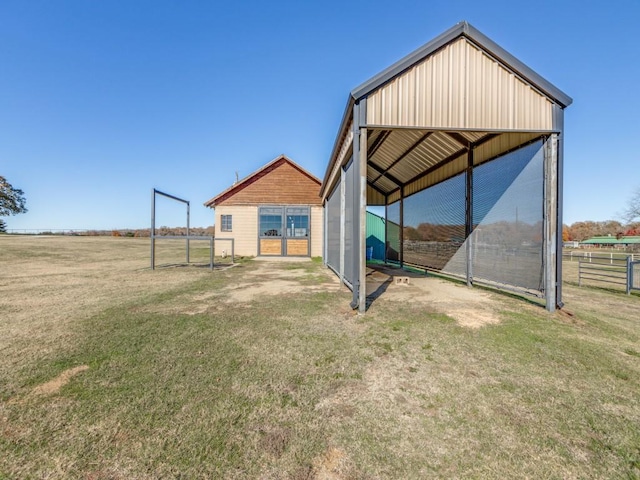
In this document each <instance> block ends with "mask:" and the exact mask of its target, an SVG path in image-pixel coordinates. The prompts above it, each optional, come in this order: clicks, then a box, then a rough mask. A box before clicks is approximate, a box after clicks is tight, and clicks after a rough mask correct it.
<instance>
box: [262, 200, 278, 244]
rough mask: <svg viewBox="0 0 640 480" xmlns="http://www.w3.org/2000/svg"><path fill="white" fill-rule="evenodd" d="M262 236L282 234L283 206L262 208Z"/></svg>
mask: <svg viewBox="0 0 640 480" xmlns="http://www.w3.org/2000/svg"><path fill="white" fill-rule="evenodd" d="M260 236H261V237H281V236H282V207H261V208H260Z"/></svg>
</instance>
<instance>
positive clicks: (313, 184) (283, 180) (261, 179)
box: [205, 156, 322, 208]
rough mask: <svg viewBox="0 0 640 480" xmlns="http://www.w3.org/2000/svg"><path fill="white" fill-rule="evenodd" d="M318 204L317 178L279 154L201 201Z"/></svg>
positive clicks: (211, 204) (319, 200)
mask: <svg viewBox="0 0 640 480" xmlns="http://www.w3.org/2000/svg"><path fill="white" fill-rule="evenodd" d="M264 204H277V205H321V204H322V200H321V199H320V180H319V179H317V178H316V177H314V176H313V175H311V174H310V173H308V172H306V171H304V170H303V169H302V168H301V167H299V166H298V165H296V164H295V163H294V162H292V161H291V160H289V159H288V158H286V157H284V156H282V157H279V158H277V159H276V160H274V161H273V162H271V163H269V164H267V165H266V166H265V167H263V168H262V169H260V170H258V171H257V172H255V173H254V174H252V175H250V176H249V177H247V178H245V179H244V180H242V181H241V182H239V183H238V184H236V185H234V186H233V187H231V188H229V189H228V190H226V191H224V192H222V193H221V194H219V195H218V196H217V197H214V198H212V199H211V200H209V201H208V202H206V203H205V205H206V206H208V207H213V208H215V207H217V206H221V205H224V206H231V205H264Z"/></svg>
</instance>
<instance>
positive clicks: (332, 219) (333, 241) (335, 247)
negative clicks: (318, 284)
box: [326, 183, 340, 272]
mask: <svg viewBox="0 0 640 480" xmlns="http://www.w3.org/2000/svg"><path fill="white" fill-rule="evenodd" d="M326 215H327V229H328V230H327V264H328V265H329V266H330V267H331V268H333V269H334V270H335V271H336V272H339V271H340V183H338V184H337V185H336V187H335V188H334V189H333V192H332V193H331V196H329V198H328V200H327V206H326Z"/></svg>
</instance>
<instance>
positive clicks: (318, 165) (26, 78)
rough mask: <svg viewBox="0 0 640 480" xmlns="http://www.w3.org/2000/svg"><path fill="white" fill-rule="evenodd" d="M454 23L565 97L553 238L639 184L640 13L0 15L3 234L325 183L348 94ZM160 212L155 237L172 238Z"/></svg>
mask: <svg viewBox="0 0 640 480" xmlns="http://www.w3.org/2000/svg"><path fill="white" fill-rule="evenodd" d="M461 20H467V21H468V22H469V23H471V24H472V25H473V26H474V27H476V28H477V29H479V30H480V31H481V32H482V33H484V34H485V35H487V36H488V37H489V38H491V39H492V40H494V41H495V42H497V43H498V44H499V45H500V46H502V47H503V48H505V49H506V50H507V51H509V52H510V53H512V54H513V55H515V56H516V57H517V58H518V59H520V60H521V61H523V62H524V63H525V64H527V65H528V66H529V67H531V68H532V69H534V70H535V71H537V72H538V73H539V74H540V75H542V76H543V77H545V78H546V79H547V80H549V81H550V82H551V83H553V84H554V85H556V86H557V87H558V88H560V89H561V90H563V91H564V92H566V93H567V94H568V95H570V96H571V97H573V99H574V103H573V105H571V106H570V107H569V108H568V109H567V110H566V112H565V134H566V142H565V204H564V214H565V218H564V220H565V223H573V222H575V221H579V220H607V219H612V218H613V219H615V218H617V216H618V214H619V212H621V211H622V210H623V208H624V206H625V203H626V202H627V200H628V199H629V198H630V197H631V194H632V192H633V190H634V189H635V188H637V187H640V161H639V160H640V158H639V157H640V154H639V153H638V151H639V149H638V148H637V147H636V145H635V143H636V142H635V141H636V140H637V137H638V135H639V134H640V128H639V127H640V114H639V113H638V112H640V95H639V94H638V87H637V83H638V81H637V79H638V78H639V77H640V47H638V44H637V41H636V38H635V35H636V32H637V24H638V20H640V2H638V1H637V0H621V1H613V2H595V1H594V2H590V1H584V0H583V1H562V0H556V1H536V2H530V1H528V2H521V3H519V2H514V1H495V2H491V1H486V2H477V1H455V0H431V1H424V0H423V1H406V0H396V1H394V2H388V1H377V0H369V1H366V2H364V1H348V0H340V1H333V0H323V1H322V2H311V1H309V2H301V1H299V0H297V1H277V0H274V1H270V2H264V1H242V0H238V1H236V2H214V1H184V0H180V1H177V0H176V1H167V0H154V1H132V0H126V1H125V0H123V1H119V0H110V1H104V2H87V1H85V0H73V1H71V0H58V1H51V0H45V1H36V0H17V1H14V0H3V1H2V2H0V175H3V176H5V177H6V178H7V180H8V181H9V182H10V183H12V184H13V185H14V186H15V187H17V188H21V189H22V190H24V192H25V196H26V198H27V206H28V208H29V212H28V213H27V214H24V215H18V216H14V217H9V218H6V219H5V220H6V221H7V223H8V227H9V228H15V229H111V228H143V227H147V226H148V225H149V222H150V220H149V218H150V200H151V189H152V188H154V187H155V188H158V189H160V190H164V191H166V192H169V193H171V194H173V195H176V196H179V197H182V198H186V199H188V200H190V201H191V205H192V206H191V218H192V222H191V224H192V225H195V226H206V225H210V224H212V223H213V212H212V211H211V210H210V209H207V208H205V207H204V206H202V203H203V202H205V201H206V200H208V199H209V198H211V197H212V196H214V195H215V194H217V193H219V192H221V191H222V190H224V189H225V188H227V187H228V186H229V185H231V183H232V182H233V180H234V178H235V172H238V174H239V176H240V177H244V176H246V175H248V174H250V173H251V172H253V171H254V170H256V169H258V168H259V167H261V166H262V165H264V164H265V163H267V162H268V161H270V160H271V159H273V158H274V157H276V156H277V155H279V154H281V153H285V154H286V155H288V156H289V157H290V158H292V159H293V160H295V161H296V162H298V163H299V164H300V165H302V166H303V167H304V168H306V169H307V170H309V171H310V172H312V173H314V174H315V175H317V176H318V177H320V178H322V176H323V175H324V171H325V168H326V165H327V162H328V158H329V155H330V153H331V149H332V147H333V142H334V138H335V134H336V131H337V129H338V127H339V122H340V120H341V116H342V113H343V110H344V106H345V102H346V99H347V95H348V92H349V91H350V90H351V89H353V88H354V87H356V86H358V85H359V84H360V83H362V82H364V81H366V80H368V79H369V78H370V77H372V76H373V75H375V74H377V73H378V72H380V71H381V70H383V69H384V68H386V67H388V66H389V65H391V64H392V63H394V62H395V61H397V60H399V59H400V58H402V57H403V56H405V55H406V54H408V53H410V52H411V51H413V50H414V49H416V48H418V47H419V46H421V45H422V44H424V43H426V42H428V41H429V40H431V39H432V38H433V37H435V36H436V35H439V34H440V33H442V32H443V31H445V30H446V29H448V28H449V27H451V26H453V25H454V24H456V23H457V22H459V21H461ZM183 215H184V208H183V207H182V206H181V205H180V204H176V205H173V204H171V203H170V202H168V201H167V202H162V203H159V212H158V218H157V222H158V224H163V225H172V226H174V225H181V224H183V223H184V218H183Z"/></svg>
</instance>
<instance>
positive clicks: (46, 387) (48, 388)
mask: <svg viewBox="0 0 640 480" xmlns="http://www.w3.org/2000/svg"><path fill="white" fill-rule="evenodd" d="M85 370H89V367H88V366H87V365H78V366H77V367H73V368H70V369H68V370H65V371H64V372H62V373H61V374H60V375H58V376H57V377H56V378H54V379H53V380H49V381H48V382H46V383H43V384H42V385H38V386H37V387H36V388H34V389H33V390H31V394H30V395H31V396H42V395H54V394H56V393H58V392H59V391H60V389H61V388H62V387H64V386H65V385H66V384H67V383H69V380H71V379H72V378H73V377H75V376H76V375H78V374H79V373H81V372H84V371H85Z"/></svg>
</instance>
